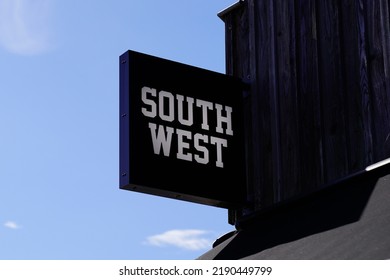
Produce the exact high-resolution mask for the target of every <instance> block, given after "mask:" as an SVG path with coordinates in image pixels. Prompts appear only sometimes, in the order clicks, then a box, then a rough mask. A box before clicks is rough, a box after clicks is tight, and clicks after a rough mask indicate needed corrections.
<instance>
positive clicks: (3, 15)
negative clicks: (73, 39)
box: [0, 0, 52, 55]
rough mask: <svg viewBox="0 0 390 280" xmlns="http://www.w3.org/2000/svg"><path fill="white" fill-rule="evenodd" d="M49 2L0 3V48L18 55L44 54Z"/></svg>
mask: <svg viewBox="0 0 390 280" xmlns="http://www.w3.org/2000/svg"><path fill="white" fill-rule="evenodd" d="M51 2H52V0H34V1H31V0H0V46H2V47H3V48H4V49H6V50H8V51H10V52H12V53H16V54H22V55H34V54H39V53H42V52H44V51H47V50H48V49H49V48H50V42H49V33H50V32H49V31H50V28H49V16H50V14H51Z"/></svg>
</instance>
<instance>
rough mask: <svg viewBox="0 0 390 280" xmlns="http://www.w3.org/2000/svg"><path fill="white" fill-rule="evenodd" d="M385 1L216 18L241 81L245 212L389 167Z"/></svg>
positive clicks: (289, 4)
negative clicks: (381, 164) (385, 162)
mask: <svg viewBox="0 0 390 280" xmlns="http://www.w3.org/2000/svg"><path fill="white" fill-rule="evenodd" d="M389 2H390V1H388V0H246V1H241V2H240V5H238V6H237V7H236V8H235V9H232V10H230V11H228V12H226V13H221V14H220V17H221V18H222V19H223V20H224V22H225V26H226V67H227V74H231V75H234V76H238V77H240V78H242V79H244V80H246V81H247V82H248V83H249V85H250V87H249V90H248V93H249V94H248V97H247V98H246V101H245V112H246V113H245V114H246V125H247V132H248V135H247V158H248V160H247V161H248V178H249V185H248V191H249V199H250V200H251V201H252V202H253V205H252V206H253V207H250V209H249V211H253V210H259V209H263V208H264V207H267V206H270V205H273V204H275V203H277V202H281V201H285V200H286V199H289V198H292V197H294V196H296V195H301V194H303V193H306V192H310V191H313V190H316V189H319V188H321V187H323V186H324V185H325V184H328V183H331V182H333V181H335V180H338V179H341V178H343V177H345V176H347V175H349V174H351V173H354V172H357V171H360V170H363V169H364V168H365V167H366V166H368V165H370V164H372V163H375V162H377V161H380V160H382V159H385V158H388V157H390V25H389V15H390V8H389Z"/></svg>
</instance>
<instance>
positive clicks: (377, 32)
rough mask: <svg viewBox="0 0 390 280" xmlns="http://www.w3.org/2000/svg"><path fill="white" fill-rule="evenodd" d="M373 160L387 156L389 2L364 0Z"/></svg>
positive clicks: (389, 135) (389, 140)
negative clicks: (365, 0)
mask: <svg viewBox="0 0 390 280" xmlns="http://www.w3.org/2000/svg"><path fill="white" fill-rule="evenodd" d="M366 9H367V29H368V48H369V71H370V88H371V100H372V115H373V142H374V143H373V147H374V161H379V160H382V159H384V158H387V157H389V156H390V112H389V110H390V80H389V79H390V73H389V72H390V61H389V60H390V57H389V56H390V54H389V52H390V37H389V34H390V28H389V8H388V1H385V0H378V1H367V2H366Z"/></svg>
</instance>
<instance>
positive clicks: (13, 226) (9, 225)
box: [4, 221, 21, 229]
mask: <svg viewBox="0 0 390 280" xmlns="http://www.w3.org/2000/svg"><path fill="white" fill-rule="evenodd" d="M4 226H5V227H6V228H9V229H20V228H21V226H20V225H18V224H17V223H15V222H12V221H8V222H5V223H4Z"/></svg>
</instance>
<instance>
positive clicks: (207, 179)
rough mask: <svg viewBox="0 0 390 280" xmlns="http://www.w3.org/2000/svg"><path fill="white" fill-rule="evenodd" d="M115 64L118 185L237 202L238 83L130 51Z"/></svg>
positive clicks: (242, 188) (241, 180)
mask: <svg viewBox="0 0 390 280" xmlns="http://www.w3.org/2000/svg"><path fill="white" fill-rule="evenodd" d="M119 63H120V188H121V189H126V190H132V191H138V192H143V193H148V194H154V195H159V196H164V197H170V198H175V199H181V200H187V201H191V202H196V203H202V204H207V205H213V206H219V207H226V208H235V207H240V206H242V205H243V204H244V203H245V199H246V180H245V166H244V162H245V161H244V153H245V151H244V135H243V118H242V105H243V104H242V102H243V100H242V87H243V85H242V83H241V81H240V80H238V79H236V78H233V77H230V76H227V75H224V74H220V73H216V72H212V71H208V70H204V69H200V68H197V67H193V66H189V65H185V64H181V63H177V62H173V61H169V60H166V59H161V58H157V57H153V56H150V55H146V54H142V53H138V52H134V51H127V52H126V53H124V54H123V55H121V56H120V58H119Z"/></svg>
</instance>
